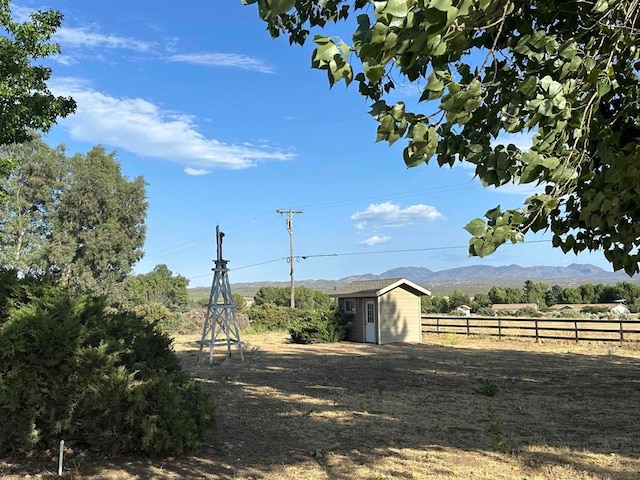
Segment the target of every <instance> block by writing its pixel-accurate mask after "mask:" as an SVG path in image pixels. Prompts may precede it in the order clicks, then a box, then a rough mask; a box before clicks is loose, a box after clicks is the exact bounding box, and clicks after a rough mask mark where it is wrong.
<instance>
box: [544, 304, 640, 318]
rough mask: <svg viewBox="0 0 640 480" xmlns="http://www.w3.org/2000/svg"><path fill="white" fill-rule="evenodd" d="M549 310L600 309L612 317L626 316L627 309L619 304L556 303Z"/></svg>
mask: <svg viewBox="0 0 640 480" xmlns="http://www.w3.org/2000/svg"><path fill="white" fill-rule="evenodd" d="M549 308H550V309H551V310H574V311H576V312H579V311H581V310H584V309H586V308H602V309H603V310H605V309H606V310H608V311H609V312H611V313H613V314H614V315H626V314H628V313H629V309H628V308H627V307H626V306H625V305H622V304H621V303H558V304H556V305H552V306H550V307H549Z"/></svg>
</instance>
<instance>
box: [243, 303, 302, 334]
mask: <svg viewBox="0 0 640 480" xmlns="http://www.w3.org/2000/svg"><path fill="white" fill-rule="evenodd" d="M248 314H249V321H250V325H251V327H253V329H254V330H255V331H258V332H259V331H269V330H286V329H287V328H289V325H290V323H291V319H292V318H294V317H295V315H296V311H295V310H293V309H291V308H289V307H278V306H276V305H274V304H272V303H265V304H264V305H258V306H254V307H252V308H251V309H250V310H249V312H248Z"/></svg>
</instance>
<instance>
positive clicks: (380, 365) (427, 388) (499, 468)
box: [0, 334, 640, 480]
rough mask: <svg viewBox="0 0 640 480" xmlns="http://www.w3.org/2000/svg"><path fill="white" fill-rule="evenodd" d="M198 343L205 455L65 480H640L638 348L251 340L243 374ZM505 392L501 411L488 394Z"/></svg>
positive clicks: (83, 466)
mask: <svg viewBox="0 0 640 480" xmlns="http://www.w3.org/2000/svg"><path fill="white" fill-rule="evenodd" d="M194 340H195V338H194V337H193V336H191V337H179V338H177V339H176V350H177V352H178V354H179V355H180V356H181V358H182V360H183V362H184V365H185V366H186V368H187V369H188V370H190V371H191V372H192V373H193V374H194V375H195V376H196V377H198V378H199V379H201V381H202V382H205V383H206V384H207V385H208V386H209V387H210V389H211V392H212V396H213V398H214V401H215V403H216V405H217V408H218V427H217V429H216V430H215V431H213V432H212V433H211V435H210V437H209V438H207V440H206V444H205V445H204V447H203V449H202V451H201V452H200V453H199V454H197V455H194V456H192V457H189V458H180V459H164V460H154V459H146V460H141V459H132V458H119V459H103V460H99V459H95V458H93V459H90V458H87V457H82V456H79V455H75V456H74V455H69V456H68V458H67V463H66V470H65V472H66V477H67V478H93V479H102V478H104V479H116V478H122V479H141V478H159V479H165V478H166V479H178V478H210V479H234V478H238V479H265V480H270V479H310V480H316V479H317V480H320V479H329V480H347V479H372V480H374V479H391V478H400V479H454V478H463V479H531V480H534V479H548V480H551V479H554V480H555V479H566V480H577V479H581V480H586V479H621V480H622V479H624V480H632V479H634V480H635V479H638V478H640V474H639V473H638V472H640V433H639V431H638V425H637V418H638V407H639V406H640V368H639V367H640V351H636V350H633V349H631V348H620V347H618V346H616V345H615V344H607V345H603V344H578V345H576V344H574V343H569V342H567V343H564V344H563V343H559V342H547V343H543V344H535V343H533V342H532V341H530V340H526V341H516V340H508V341H507V340H502V341H498V340H491V339H479V340H478V339H476V340H473V339H467V338H466V337H462V336H454V335H452V334H448V335H443V336H440V337H435V336H427V337H425V343H424V344H423V345H419V346H415V345H414V346H410V345H390V346H375V345H363V344H354V343H339V344H329V345H309V346H303V345H292V344H288V343H286V338H285V336H284V335H277V334H269V335H261V336H247V337H246V338H244V340H245V341H246V342H247V351H246V360H245V362H243V363H241V362H239V360H238V358H237V353H236V352H235V351H234V352H233V356H232V358H231V359H227V358H226V357H225V356H219V357H216V364H215V365H214V366H213V367H210V366H209V365H208V362H207V361H205V360H204V359H202V357H201V356H200V355H199V354H198V352H197V348H196V343H195V342H194ZM495 386H497V387H499V392H498V393H497V395H496V396H494V397H488V396H485V395H482V394H481V393H478V392H484V393H489V392H490V391H491V390H492V389H493V388H495ZM0 467H2V468H3V471H0V475H3V478H24V477H25V476H26V475H31V476H32V478H33V476H35V477H41V476H45V477H46V476H47V475H46V473H44V474H43V473H42V472H43V470H44V471H45V472H46V471H47V470H48V471H49V472H52V473H53V472H55V462H54V461H50V463H48V464H43V463H42V461H38V460H37V459H31V460H29V461H24V462H21V461H14V462H12V463H11V464H10V463H9V462H6V463H4V464H1V463H0ZM39 472H40V473H39ZM9 474H11V475H9ZM51 476H52V475H51Z"/></svg>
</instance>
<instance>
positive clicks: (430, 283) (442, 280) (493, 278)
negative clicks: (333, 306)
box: [191, 263, 640, 296]
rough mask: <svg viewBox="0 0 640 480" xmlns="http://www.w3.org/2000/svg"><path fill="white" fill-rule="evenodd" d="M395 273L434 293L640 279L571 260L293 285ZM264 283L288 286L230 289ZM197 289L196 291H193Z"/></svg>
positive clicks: (326, 287)
mask: <svg viewBox="0 0 640 480" xmlns="http://www.w3.org/2000/svg"><path fill="white" fill-rule="evenodd" d="M397 277H404V278H406V279H408V280H410V281H412V282H414V283H417V284H419V285H422V286H424V287H426V288H428V289H429V290H431V291H433V292H434V293H447V292H450V291H452V290H454V289H458V290H463V291H466V292H468V293H480V292H486V291H488V290H489V289H490V288H491V287H492V286H494V285H498V286H503V287H506V286H515V287H522V286H523V285H524V282H525V281H527V280H532V281H534V282H544V283H548V284H550V285H553V284H558V285H562V286H571V285H581V284H586V283H593V284H595V283H605V284H610V283H617V282H624V281H631V282H634V283H636V282H640V277H634V278H630V277H629V276H628V275H626V274H625V273H624V272H609V271H607V270H604V269H603V268H600V267H597V266H595V265H589V264H578V263H573V264H571V265H569V266H566V267H554V266H537V267H521V266H519V265H507V266H502V267H492V266H486V265H474V266H470V267H458V268H450V269H447V270H440V271H433V270H430V269H428V268H425V267H398V268H393V269H391V270H387V271H385V272H382V273H381V274H379V275H374V274H372V273H366V274H362V275H352V276H349V277H344V278H341V279H339V280H296V285H305V286H307V287H309V288H314V289H317V290H321V291H323V292H326V293H331V292H332V291H334V290H336V289H337V288H338V287H339V286H340V285H343V284H345V283H349V282H354V281H359V280H376V279H383V278H397ZM266 285H268V286H277V287H287V286H288V285H289V282H273V281H264V282H251V283H234V284H232V290H233V291H234V292H237V293H240V294H242V295H246V296H253V295H254V294H255V292H256V291H257V290H258V289H259V288H260V287H262V286H266ZM191 290H192V295H196V294H197V295H203V294H206V292H207V291H208V289H206V288H204V287H200V288H197V289H191ZM196 290H197V292H195V291H196Z"/></svg>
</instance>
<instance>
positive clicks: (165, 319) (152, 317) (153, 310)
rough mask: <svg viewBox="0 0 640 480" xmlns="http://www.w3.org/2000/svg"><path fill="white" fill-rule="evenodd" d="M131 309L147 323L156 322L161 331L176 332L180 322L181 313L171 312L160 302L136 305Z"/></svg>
mask: <svg viewBox="0 0 640 480" xmlns="http://www.w3.org/2000/svg"><path fill="white" fill-rule="evenodd" d="M131 311H132V312H133V313H135V314H136V315H137V316H138V317H141V318H144V319H145V320H147V321H148V322H149V323H152V324H156V325H157V326H158V329H159V330H160V331H161V332H162V333H173V332H176V331H178V330H179V328H180V325H181V323H182V315H181V314H180V313H179V312H172V311H171V310H169V308H167V307H165V306H164V305H162V304H160V303H147V304H144V305H138V306H136V307H133V308H132V309H131Z"/></svg>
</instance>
